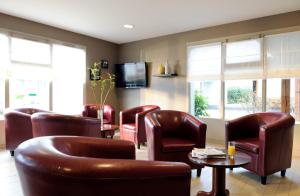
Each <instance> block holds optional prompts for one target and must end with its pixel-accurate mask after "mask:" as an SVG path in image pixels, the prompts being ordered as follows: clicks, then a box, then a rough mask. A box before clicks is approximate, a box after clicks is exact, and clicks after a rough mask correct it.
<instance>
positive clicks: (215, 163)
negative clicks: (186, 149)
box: [188, 152, 251, 168]
mask: <svg viewBox="0 0 300 196" xmlns="http://www.w3.org/2000/svg"><path fill="white" fill-rule="evenodd" d="M188 156H189V159H190V160H191V162H193V163H195V164H199V165H205V166H209V167H216V168H217V167H219V168H220V167H223V168H234V167H240V166H243V165H246V164H247V163H249V162H251V157H250V156H249V155H247V154H245V153H242V152H236V153H235V155H234V159H230V158H229V157H228V156H226V158H206V159H200V158H194V157H192V153H189V155H188Z"/></svg>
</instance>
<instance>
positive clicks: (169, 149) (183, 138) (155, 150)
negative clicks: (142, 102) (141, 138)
mask: <svg viewBox="0 0 300 196" xmlns="http://www.w3.org/2000/svg"><path fill="white" fill-rule="evenodd" d="M145 123H146V132H147V141H148V156H149V160H157V161H180V162H184V163H187V164H188V165H190V166H191V168H192V169H197V176H200V174H201V169H202V167H201V166H199V165H195V164H194V163H192V162H191V161H190V160H189V158H188V153H189V152H191V151H192V150H193V148H205V137H206V124H205V123H203V122H201V121H200V120H198V119H196V118H195V117H193V116H191V115H189V114H187V113H185V112H180V111H173V110H160V111H155V112H151V113H148V114H147V115H146V117H145Z"/></svg>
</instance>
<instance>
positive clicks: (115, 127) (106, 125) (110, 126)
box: [101, 124, 119, 131]
mask: <svg viewBox="0 0 300 196" xmlns="http://www.w3.org/2000/svg"><path fill="white" fill-rule="evenodd" d="M118 128H119V126H118V125H111V124H104V125H103V127H101V131H110V130H116V129H118Z"/></svg>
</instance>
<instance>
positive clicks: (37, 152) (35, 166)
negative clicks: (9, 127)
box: [15, 136, 191, 196]
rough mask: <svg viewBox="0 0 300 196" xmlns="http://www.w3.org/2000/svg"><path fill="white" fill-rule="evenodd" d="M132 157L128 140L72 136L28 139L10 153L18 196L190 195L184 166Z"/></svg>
mask: <svg viewBox="0 0 300 196" xmlns="http://www.w3.org/2000/svg"><path fill="white" fill-rule="evenodd" d="M134 159H135V147H134V144H133V143H132V142H130V141H124V140H108V139H101V138H91V137H75V136H48V137H38V138H33V139H31V140H28V141H26V142H24V143H22V144H21V145H20V146H19V147H18V148H17V149H16V155H15V162H16V168H17V171H18V174H19V178H20V181H21V185H22V189H23V193H24V196H41V195H42V196H54V195H56V196H64V195H72V196H82V195H89V196H99V195H111V196H117V195H133V196H134V195H136V196H139V195H145V196H153V195H158V196H159V195H178V196H189V195H190V180H191V169H190V167H189V166H188V165H186V164H184V163H171V162H160V161H145V160H134Z"/></svg>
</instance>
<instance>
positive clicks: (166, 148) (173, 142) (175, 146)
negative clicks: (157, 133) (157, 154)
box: [162, 138, 195, 152]
mask: <svg viewBox="0 0 300 196" xmlns="http://www.w3.org/2000/svg"><path fill="white" fill-rule="evenodd" d="M194 147H195V143H194V142H193V141H191V140H186V139H180V138H163V139H162V148H163V149H162V151H163V152H182V151H192V150H193V148H194Z"/></svg>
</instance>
